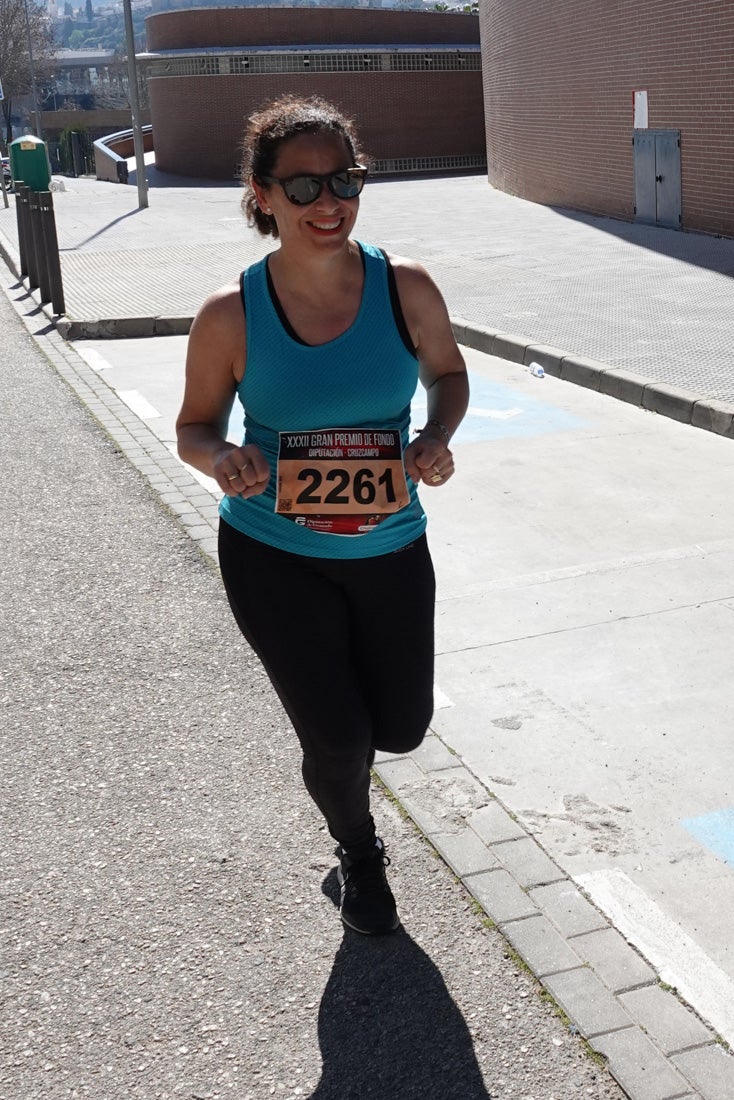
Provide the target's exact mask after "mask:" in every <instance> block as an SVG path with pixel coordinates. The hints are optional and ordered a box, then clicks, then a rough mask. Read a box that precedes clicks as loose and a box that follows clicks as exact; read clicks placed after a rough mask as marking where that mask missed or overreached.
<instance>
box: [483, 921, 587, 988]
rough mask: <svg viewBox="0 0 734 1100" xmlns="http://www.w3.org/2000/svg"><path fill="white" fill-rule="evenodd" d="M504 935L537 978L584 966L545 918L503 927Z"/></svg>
mask: <svg viewBox="0 0 734 1100" xmlns="http://www.w3.org/2000/svg"><path fill="white" fill-rule="evenodd" d="M502 934H503V935H504V936H506V937H507V939H508V940H509V941H510V943H511V944H512V946H513V947H514V948H515V950H516V951H517V952H518V954H519V955H520V957H521V958H522V959H524V960H525V962H526V963H527V965H528V966H529V967H530V969H531V970H532V971H533V973H534V974H536V975H537V977H538V978H543V979H545V978H546V977H547V976H548V975H549V974H558V973H561V972H562V971H564V970H575V969H577V968H578V967H580V966H581V959H580V958H579V956H578V955H577V954H576V952H575V951H573V950H572V948H571V947H570V946H569V944H568V942H567V941H566V940H565V939H564V938H563V936H561V935H560V933H559V932H558V931H557V930H556V929H555V928H554V927H553V925H552V924H551V923H550V921H549V920H547V919H546V918H545V917H543V916H537V917H530V918H528V919H527V920H519V921H512V922H510V923H508V924H504V925H503V926H502Z"/></svg>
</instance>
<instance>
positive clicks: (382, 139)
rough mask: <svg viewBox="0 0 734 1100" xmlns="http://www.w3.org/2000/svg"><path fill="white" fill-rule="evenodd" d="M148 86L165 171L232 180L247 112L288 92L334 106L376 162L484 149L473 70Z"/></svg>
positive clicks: (193, 80) (187, 80)
mask: <svg viewBox="0 0 734 1100" xmlns="http://www.w3.org/2000/svg"><path fill="white" fill-rule="evenodd" d="M148 91H149V97H150V109H151V114H152V117H153V128H154V133H155V150H156V165H157V166H158V167H159V168H160V169H161V170H162V171H164V172H173V173H181V174H184V175H194V176H202V177H210V178H221V179H231V178H232V177H233V176H234V175H236V172H237V165H238V163H239V148H240V143H241V138H242V132H243V130H244V126H245V119H246V117H247V116H248V115H249V114H250V113H251V112H252V111H253V110H255V109H257V107H259V106H260V105H261V104H263V103H265V102H266V101H267V100H269V99H273V98H274V97H275V96H277V95H283V94H284V93H287V92H293V93H295V94H297V95H321V96H324V97H325V98H326V99H328V100H330V101H331V102H333V103H336V104H337V105H338V106H339V107H341V108H342V109H343V110H344V111H345V112H346V113H347V114H348V115H349V116H350V117H351V118H354V119H355V121H356V123H357V128H358V131H359V135H360V139H361V141H362V146H363V148H364V151H365V152H366V153H369V155H370V156H371V157H373V158H374V159H377V160H383V159H385V160H387V159H392V158H396V157H435V156H451V155H458V156H461V155H466V154H471V153H475V154H479V155H481V154H482V153H483V152H484V148H485V140H484V117H483V108H482V76H481V73H480V72H478V71H475V72H468V73H463V72H437V73H427V72H393V73H318V74H314V75H310V74H309V75H306V74H304V75H301V74H297V73H296V74H287V75H285V74H282V73H270V74H267V75H262V76H244V77H238V76H210V77H166V78H164V79H158V80H151V81H150V83H149V87H148ZM182 104H185V105H186V106H185V110H184V109H183V108H182Z"/></svg>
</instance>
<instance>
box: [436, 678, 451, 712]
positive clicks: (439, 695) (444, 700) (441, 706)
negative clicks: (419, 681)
mask: <svg viewBox="0 0 734 1100" xmlns="http://www.w3.org/2000/svg"><path fill="white" fill-rule="evenodd" d="M453 706H454V703H452V701H451V700H450V699H449V697H448V695H446V694H444V692H443V691H441V688H440V687H439V686H438V684H434V685H433V707H434V710H445V709H446V708H447V707H453Z"/></svg>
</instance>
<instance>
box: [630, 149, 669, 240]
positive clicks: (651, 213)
mask: <svg viewBox="0 0 734 1100" xmlns="http://www.w3.org/2000/svg"><path fill="white" fill-rule="evenodd" d="M632 145H633V148H634V173H635V220H636V221H638V222H647V223H649V224H650V225H663V226H667V227H668V228H670V229H680V225H681V182H680V130H635V133H634V137H633V138H632Z"/></svg>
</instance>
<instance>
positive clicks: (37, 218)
mask: <svg viewBox="0 0 734 1100" xmlns="http://www.w3.org/2000/svg"><path fill="white" fill-rule="evenodd" d="M28 209H29V211H30V223H31V239H32V241H33V248H32V251H33V254H34V257H35V263H36V270H35V276H36V280H35V283H34V282H31V280H30V276H29V279H28V285H29V287H30V288H31V290H36V289H39V290H40V291H41V301H42V302H49V301H50V300H51V294H50V289H49V285H48V273H47V271H46V257H45V255H44V250H43V231H42V229H41V208H40V206H39V205H38V192H37V191H31V192H30V194H29V196H28Z"/></svg>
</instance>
